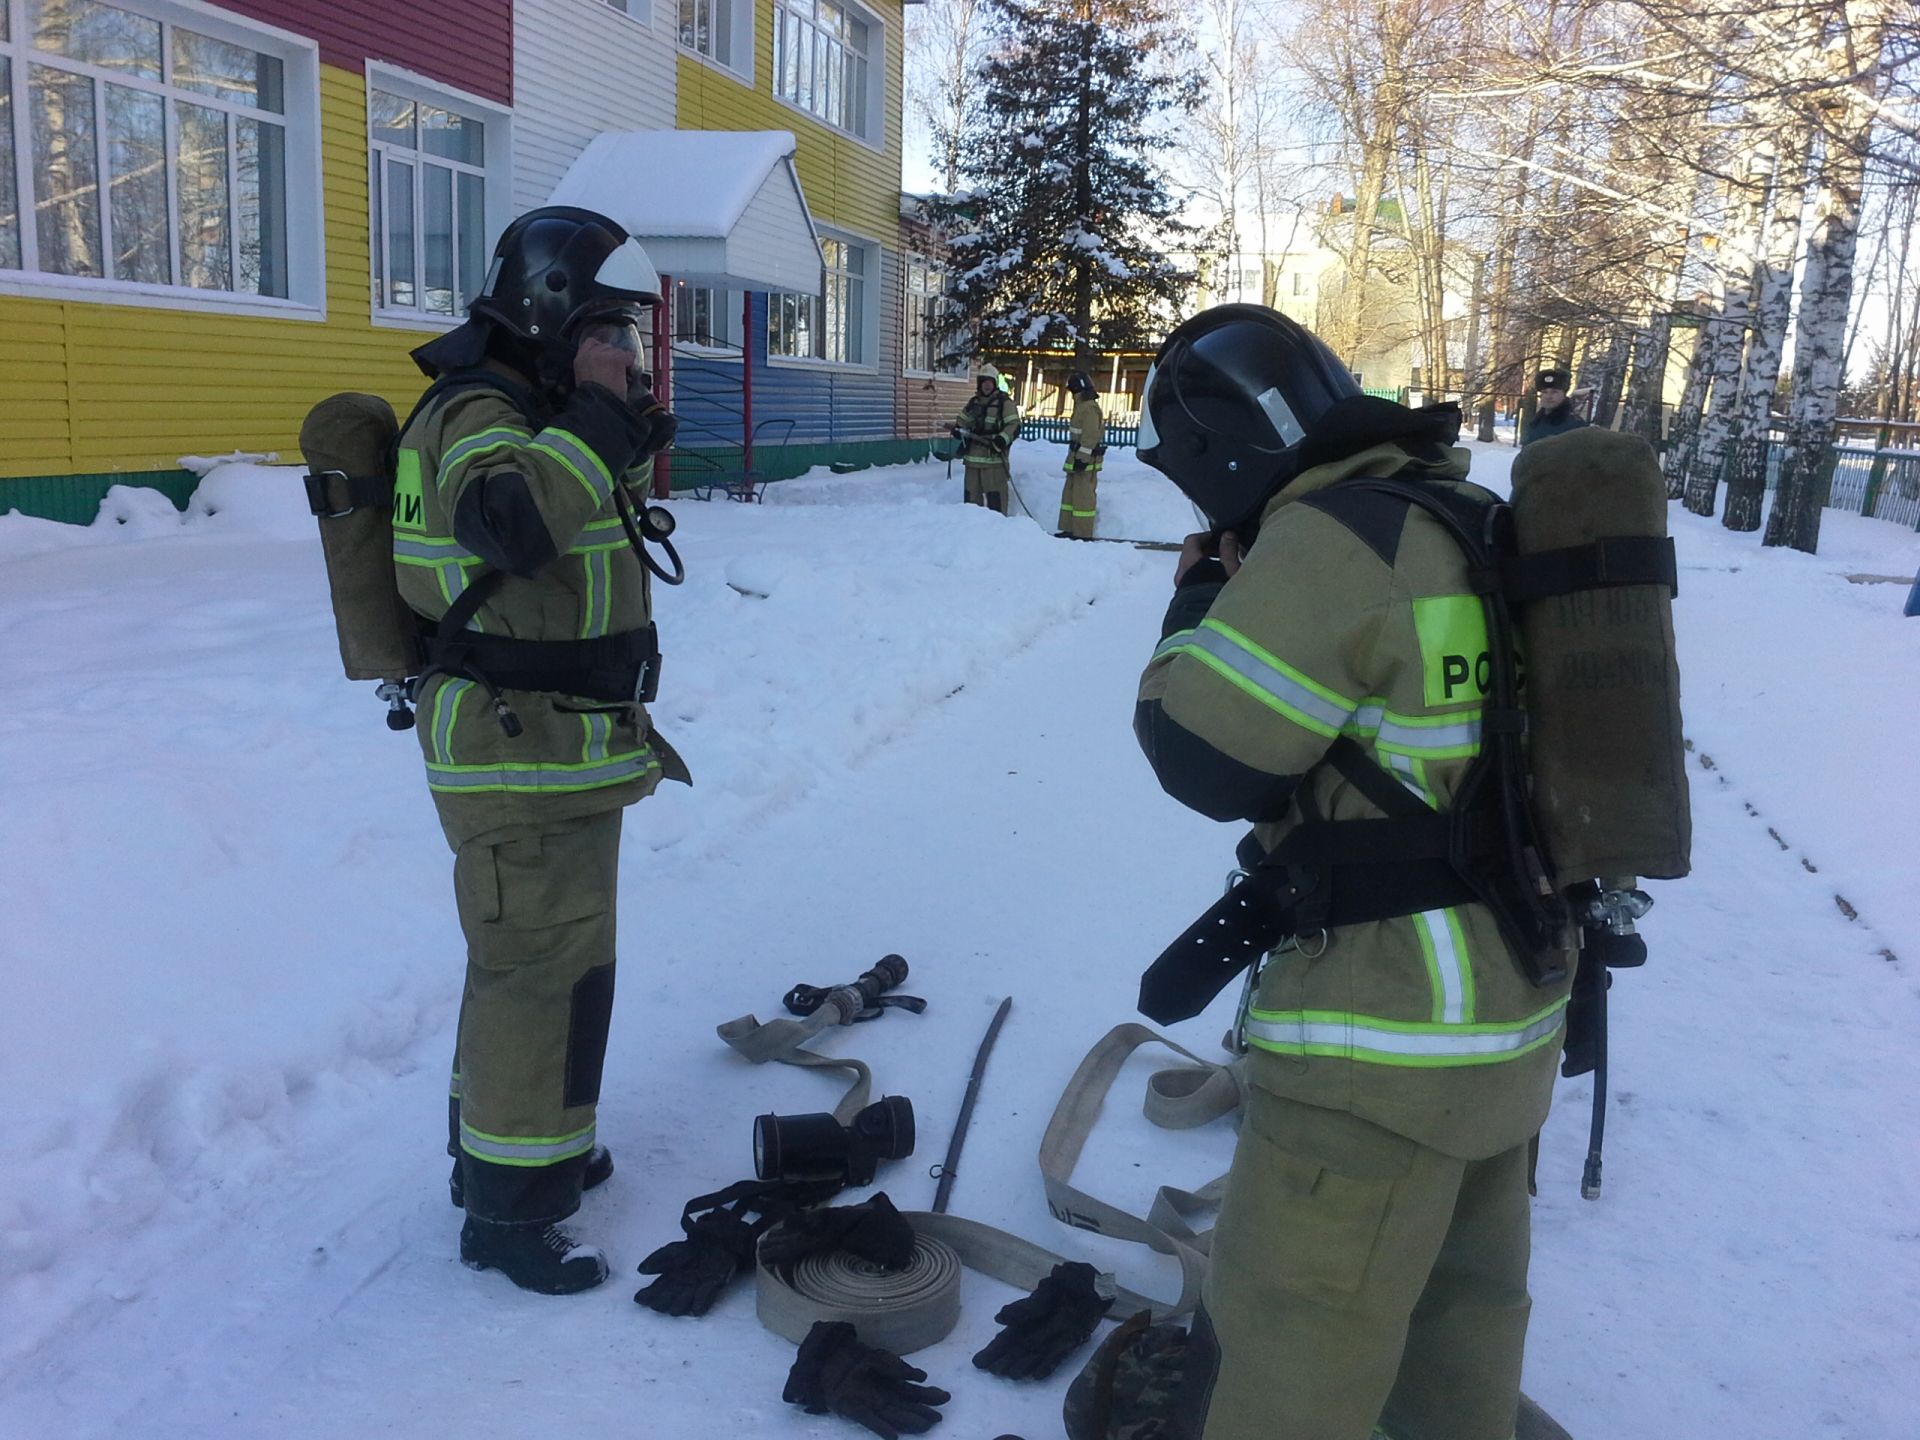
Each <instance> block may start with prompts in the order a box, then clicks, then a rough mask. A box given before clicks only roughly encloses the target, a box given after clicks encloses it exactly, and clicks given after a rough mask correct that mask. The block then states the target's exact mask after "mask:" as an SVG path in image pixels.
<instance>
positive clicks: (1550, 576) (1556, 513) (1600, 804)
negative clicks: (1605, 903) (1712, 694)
mask: <svg viewBox="0 0 1920 1440" xmlns="http://www.w3.org/2000/svg"><path fill="white" fill-rule="evenodd" d="M1513 518H1514V528H1515V532H1516V535H1515V538H1516V540H1517V542H1518V549H1519V552H1520V553H1519V557H1518V560H1517V561H1515V562H1512V566H1511V569H1510V571H1509V574H1508V576H1507V581H1508V585H1507V588H1508V590H1509V593H1510V594H1514V595H1515V596H1516V598H1520V597H1524V596H1526V595H1528V594H1529V593H1530V592H1531V593H1533V594H1537V595H1538V598H1531V599H1524V600H1522V602H1521V603H1519V604H1518V606H1517V611H1518V616H1519V628H1520V635H1521V642H1522V645H1523V647H1524V650H1525V657H1526V669H1525V685H1526V688H1525V696H1526V709H1527V722H1528V749H1529V754H1530V769H1531V771H1532V775H1533V781H1534V796H1533V799H1534V806H1535V809H1536V812H1537V814H1538V816H1539V821H1540V824H1541V825H1542V826H1543V828H1544V833H1545V839H1546V842H1547V850H1548V853H1549V855H1550V856H1551V857H1552V864H1553V868H1554V871H1555V878H1556V880H1557V882H1558V884H1559V885H1560V887H1561V888H1562V889H1563V890H1564V889H1566V888H1568V887H1570V886H1574V885H1578V884H1580V883H1582V882H1584V881H1587V880H1591V879H1595V878H1598V877H1613V876H1632V875H1643V876H1651V877H1654V878H1657V879H1677V878H1678V877H1680V876H1682V875H1685V874H1686V873H1687V871H1688V868H1689V864H1690V850H1691V846H1692V830H1693V826H1692V818H1691V814H1690V812H1689V809H1688V798H1687V773H1686V764H1685V748H1684V740H1683V737H1682V734H1681V720H1680V667H1679V662H1678V659H1677V656H1676V652H1675V646H1674V635H1673V593H1674V585H1673V582H1674V566H1673V550H1672V545H1673V542H1672V540H1671V539H1669V538H1668V536H1667V495H1666V486H1665V483H1664V481H1663V480H1662V477H1661V474H1660V466H1659V463H1658V462H1657V461H1656V460H1655V458H1654V454H1653V451H1652V449H1651V448H1650V447H1649V446H1648V445H1647V443H1646V442H1645V441H1644V440H1641V439H1639V438H1638V437H1635V436H1628V435H1619V434H1615V433H1613V432H1612V431H1608V430H1601V429H1584V430H1575V431H1571V432H1569V433H1568V434H1566V435H1561V436H1556V437H1555V438H1553V439H1551V440H1543V441H1540V442H1538V443H1537V444H1534V445H1529V446H1528V447H1527V448H1526V449H1525V450H1523V451H1522V452H1521V453H1520V457H1519V459H1518V460H1516V461H1515V462H1514V466H1513Z"/></svg>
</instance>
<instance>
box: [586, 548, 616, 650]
mask: <svg viewBox="0 0 1920 1440" xmlns="http://www.w3.org/2000/svg"><path fill="white" fill-rule="evenodd" d="M580 568H581V571H582V572H583V574H584V575H585V578H586V593H585V594H584V595H582V596H581V599H580V638H581V639H582V640H593V639H597V638H598V637H599V636H602V635H605V634H606V633H607V627H608V626H609V625H610V624H611V623H612V621H613V561H612V557H611V556H610V555H609V554H608V553H607V552H606V551H604V550H598V551H593V552H591V553H588V554H585V555H582V556H581V557H580Z"/></svg>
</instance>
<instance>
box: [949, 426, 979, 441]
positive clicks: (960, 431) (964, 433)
mask: <svg viewBox="0 0 1920 1440" xmlns="http://www.w3.org/2000/svg"><path fill="white" fill-rule="evenodd" d="M947 433H948V434H949V435H951V436H952V437H953V438H954V439H956V440H965V439H967V438H968V437H969V436H970V435H972V433H973V432H972V431H970V430H968V429H967V427H966V426H964V425H953V426H949V427H948V429H947Z"/></svg>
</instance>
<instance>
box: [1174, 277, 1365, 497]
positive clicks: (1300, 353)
mask: <svg viewBox="0 0 1920 1440" xmlns="http://www.w3.org/2000/svg"><path fill="white" fill-rule="evenodd" d="M1360 393H1361V392H1360V386H1359V384H1358V382H1356V381H1355V380H1354V378H1353V376H1352V374H1351V373H1349V372H1348V370H1347V368H1346V366H1344V365H1342V364H1341V363H1340V361H1339V359H1338V358H1337V357H1336V356H1335V355H1334V353H1333V352H1332V351H1331V350H1330V349H1328V348H1327V346H1326V345H1325V344H1324V343H1322V342H1321V340H1320V339H1319V338H1318V337H1316V336H1315V335H1314V334H1313V332H1312V331H1310V330H1308V329H1306V328H1305V327H1304V326H1302V325H1299V324H1297V323H1296V322H1294V321H1292V320H1289V319H1288V318H1287V317H1286V316H1284V315H1282V314H1280V313H1279V312H1278V311H1277V310H1269V309H1267V308H1265V307H1264V306H1260V305H1216V306H1214V307H1213V308H1212V309H1210V310H1204V311H1202V312H1201V313H1200V314H1198V315H1196V316H1194V317H1193V318H1192V319H1191V320H1188V321H1186V322H1185V323H1184V324H1182V325H1180V326H1179V327H1178V328H1176V329H1175V330H1174V332H1173V333H1172V334H1171V335H1169V336H1168V337H1167V339H1166V342H1165V343H1164V344H1163V345H1162V346H1161V347H1160V352H1159V354H1158V355H1156V356H1155V357H1154V363H1153V368H1152V369H1150V370H1149V371H1148V372H1147V381H1146V385H1145V387H1144V388H1143V390H1142V392H1141V405H1140V439H1139V452H1138V453H1139V456H1140V458H1141V459H1142V460H1144V461H1145V462H1146V463H1147V464H1149V465H1151V466H1152V467H1153V468H1154V469H1156V470H1158V471H1160V472H1161V473H1162V474H1163V475H1165V476H1166V477H1167V478H1168V479H1170V480H1172V481H1173V483H1174V484H1175V485H1177V486H1178V487H1179V488H1180V491H1181V493H1182V494H1184V495H1185V496H1186V497H1187V498H1188V499H1189V500H1191V501H1192V502H1193V503H1194V504H1195V505H1196V506H1197V507H1198V508H1199V509H1200V511H1201V512H1202V513H1203V514H1204V515H1205V516H1206V518H1207V522H1208V524H1209V525H1211V526H1212V527H1213V528H1214V530H1215V531H1224V530H1236V531H1237V530H1241V529H1243V528H1244V527H1245V525H1246V524H1247V522H1248V521H1250V520H1254V519H1257V518H1258V515H1259V512H1260V511H1261V510H1262V509H1263V508H1264V507H1265V505H1266V503H1267V501H1268V500H1270V499H1272V498H1273V496H1274V495H1275V494H1276V493H1278V492H1279V490H1280V489H1281V488H1282V487H1283V486H1284V485H1285V484H1286V483H1287V482H1288V481H1289V480H1291V479H1293V477H1294V476H1295V475H1297V474H1299V473H1300V471H1301V469H1302V468H1304V467H1303V466H1302V465H1301V463H1300V460H1301V455H1300V446H1301V442H1302V441H1303V440H1305V438H1306V436H1307V433H1308V431H1310V430H1311V429H1312V428H1313V427H1314V425H1315V424H1316V423H1317V422H1318V421H1319V420H1320V418H1321V417H1322V416H1323V415H1325V414H1326V412H1327V411H1328V410H1329V409H1331V408H1332V407H1333V405H1334V404H1335V403H1336V402H1338V401H1340V400H1342V399H1345V398H1347V397H1349V396H1357V395H1359V394H1360Z"/></svg>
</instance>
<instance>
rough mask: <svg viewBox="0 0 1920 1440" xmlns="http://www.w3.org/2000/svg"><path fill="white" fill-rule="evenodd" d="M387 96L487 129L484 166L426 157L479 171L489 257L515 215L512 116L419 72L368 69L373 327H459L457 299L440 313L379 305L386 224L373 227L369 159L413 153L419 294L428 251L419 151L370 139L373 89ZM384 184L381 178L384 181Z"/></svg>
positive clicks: (461, 316) (370, 180)
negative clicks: (448, 112) (451, 310)
mask: <svg viewBox="0 0 1920 1440" xmlns="http://www.w3.org/2000/svg"><path fill="white" fill-rule="evenodd" d="M376 90H382V91H385V92H386V93H387V94H389V95H398V96H399V97H400V98H401V99H403V100H412V101H415V102H417V103H420V104H424V105H431V106H434V107H435V108H436V109H440V110H451V111H453V112H454V113H456V114H460V115H465V116H467V117H469V118H471V119H474V120H478V121H479V122H480V123H481V124H483V125H484V126H486V141H485V145H486V156H485V159H484V161H483V163H482V164H480V165H469V164H465V163H463V162H461V161H458V160H449V159H446V158H445V157H443V156H439V155H430V156H427V157H426V158H427V160H428V161H429V162H430V163H432V164H434V165H438V166H443V167H445V168H446V169H449V170H452V171H454V172H455V174H456V175H459V174H478V175H480V176H481V178H482V179H483V180H484V182H485V184H486V191H485V198H484V201H483V208H484V211H485V214H486V234H485V235H484V236H483V237H482V239H481V251H482V253H483V254H486V255H489V256H490V255H492V254H493V246H494V242H495V241H496V240H498V239H499V238H500V232H501V231H503V230H505V229H506V228H507V222H508V221H509V220H511V219H512V218H513V193H512V190H513V112H512V111H511V110H509V109H508V108H507V107H506V106H504V105H500V104H496V103H495V102H494V101H491V100H485V99H482V98H481V97H480V96H478V95H471V94H469V93H467V92H466V91H464V90H455V89H452V88H450V87H448V86H445V85H441V84H438V83H436V82H435V81H432V80H429V79H427V77H426V76H424V75H418V74H415V73H414V72H413V71H411V70H402V69H400V68H399V67H398V66H393V65H382V64H380V63H378V62H371V63H369V64H368V66H367V78H366V96H367V103H366V114H367V121H366V127H365V132H364V146H365V153H366V157H367V241H368V243H367V304H368V309H369V313H370V314H371V315H372V318H373V323H374V324H375V325H378V326H381V327H382V328H385V329H399V330H451V329H453V328H454V327H455V326H457V325H459V324H461V323H462V322H463V321H464V320H465V319H466V318H467V317H466V310H465V307H464V306H462V305H461V304H460V301H459V298H458V297H457V296H456V297H455V300H454V313H453V314H451V315H442V314H439V313H438V312H436V311H432V310H425V309H421V308H419V307H416V306H402V305H383V304H381V294H380V287H379V286H378V285H377V284H376V283H375V279H374V277H375V276H376V275H384V274H388V273H390V271H389V270H388V269H387V268H385V267H384V265H378V266H377V265H376V261H381V260H383V253H384V248H385V246H386V243H387V240H386V233H385V232H386V226H385V225H384V224H383V223H376V222H377V221H378V220H379V218H380V217H377V216H376V215H375V213H374V204H373V194H374V190H373V187H374V177H375V165H374V157H375V156H379V157H380V159H381V162H382V164H383V165H384V162H385V159H386V157H387V156H388V155H389V154H392V155H395V156H411V157H412V159H411V160H409V161H408V162H407V163H409V164H411V165H412V166H413V172H414V176H413V193H414V213H413V227H414V253H415V256H416V265H415V270H414V289H415V293H416V294H424V292H425V290H426V273H425V270H424V257H425V253H426V225H425V223H424V214H423V209H422V207H421V204H420V200H421V198H422V195H423V193H424V191H423V187H424V183H425V182H424V178H423V175H422V170H423V167H422V165H421V163H420V157H421V155H422V153H423V152H422V151H420V150H418V149H412V150H409V149H407V148H406V147H404V146H397V145H390V144H388V143H387V142H385V141H376V140H375V139H374V138H373V92H374V91H376ZM381 183H382V184H384V183H385V181H384V178H383V179H382V181H381ZM453 209H454V225H455V227H456V228H455V241H454V253H455V255H456V256H457V255H458V254H459V240H458V226H459V213H460V198H459V189H458V182H457V180H456V182H455V190H454V205H453Z"/></svg>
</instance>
